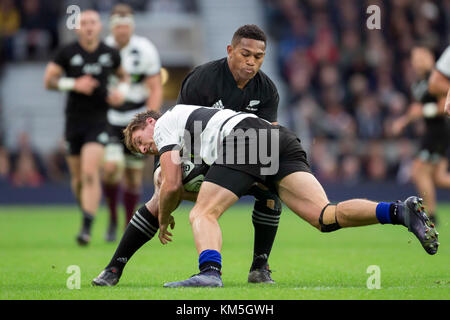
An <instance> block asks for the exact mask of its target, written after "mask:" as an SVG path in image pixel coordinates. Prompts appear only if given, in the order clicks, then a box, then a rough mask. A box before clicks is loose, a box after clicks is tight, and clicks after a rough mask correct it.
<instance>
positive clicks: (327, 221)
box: [319, 203, 341, 232]
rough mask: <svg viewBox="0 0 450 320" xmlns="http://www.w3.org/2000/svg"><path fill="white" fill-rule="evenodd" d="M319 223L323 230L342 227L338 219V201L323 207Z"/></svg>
mask: <svg viewBox="0 0 450 320" xmlns="http://www.w3.org/2000/svg"><path fill="white" fill-rule="evenodd" d="M332 207H334V210H333V208H332ZM327 209H328V210H327ZM319 224H320V231H321V232H333V231H336V230H339V229H340V228H341V226H340V225H339V223H338V221H337V203H329V204H327V205H326V206H325V207H324V208H323V209H322V211H321V212H320V216H319Z"/></svg>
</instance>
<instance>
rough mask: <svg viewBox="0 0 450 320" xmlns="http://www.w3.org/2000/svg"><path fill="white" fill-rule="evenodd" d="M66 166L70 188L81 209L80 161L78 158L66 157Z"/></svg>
mask: <svg viewBox="0 0 450 320" xmlns="http://www.w3.org/2000/svg"><path fill="white" fill-rule="evenodd" d="M66 161H67V165H68V167H69V172H70V186H71V189H72V192H73V194H74V196H75V198H76V199H77V202H78V205H79V206H80V207H81V159H80V156H78V155H77V156H67V157H66Z"/></svg>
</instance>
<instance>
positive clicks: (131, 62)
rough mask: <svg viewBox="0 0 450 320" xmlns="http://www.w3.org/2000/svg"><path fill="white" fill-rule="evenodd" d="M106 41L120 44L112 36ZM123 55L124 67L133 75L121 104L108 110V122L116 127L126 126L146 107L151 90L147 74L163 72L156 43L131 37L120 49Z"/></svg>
mask: <svg viewBox="0 0 450 320" xmlns="http://www.w3.org/2000/svg"><path fill="white" fill-rule="evenodd" d="M105 43H106V44H107V45H109V46H111V47H113V48H115V47H117V44H116V42H115V40H114V37H113V36H112V35H110V36H108V37H107V38H106V39H105ZM120 56H121V59H122V67H123V68H124V69H125V71H126V72H127V73H128V74H129V75H130V78H131V83H130V90H129V92H128V93H127V96H126V97H125V103H124V104H123V105H122V106H120V107H119V108H110V109H109V110H108V122H109V123H110V124H112V125H115V126H126V125H127V124H128V123H129V122H130V121H131V119H133V116H134V115H135V114H136V113H139V112H143V111H145V110H146V109H147V107H146V105H145V104H146V101H147V99H148V97H149V95H150V94H151V93H150V92H149V90H148V87H147V85H146V82H145V81H146V79H147V77H151V76H154V75H157V74H159V73H160V70H161V60H160V57H159V53H158V50H157V49H156V47H155V45H154V44H153V43H152V42H151V41H150V40H149V39H147V38H145V37H141V36H138V35H133V36H131V38H130V41H129V42H128V44H127V45H126V46H125V47H123V48H122V49H121V50H120ZM114 82H115V81H112V85H114V84H115V83H114Z"/></svg>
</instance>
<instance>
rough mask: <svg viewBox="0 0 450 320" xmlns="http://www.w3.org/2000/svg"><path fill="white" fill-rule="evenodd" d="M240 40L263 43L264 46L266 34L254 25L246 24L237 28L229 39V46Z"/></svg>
mask: <svg viewBox="0 0 450 320" xmlns="http://www.w3.org/2000/svg"><path fill="white" fill-rule="evenodd" d="M242 38H246V39H253V40H259V41H263V42H264V45H266V42H267V37H266V34H265V33H264V31H262V30H261V29H260V28H259V27H258V26H257V25H256V24H246V25H243V26H242V27H239V29H237V30H236V32H235V33H234V35H233V38H232V39H231V44H233V45H235V44H237V43H238V42H239V41H241V39H242Z"/></svg>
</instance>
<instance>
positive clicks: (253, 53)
mask: <svg viewBox="0 0 450 320" xmlns="http://www.w3.org/2000/svg"><path fill="white" fill-rule="evenodd" d="M266 44H267V41H266V35H265V34H264V32H263V31H262V30H261V29H260V28H259V27H258V26H256V25H244V26H242V27H240V28H239V29H237V30H236V32H235V33H234V35H233V38H232V41H231V45H228V46H227V53H228V56H227V57H226V58H223V59H220V60H216V61H212V62H209V63H206V64H204V65H201V66H199V67H197V68H195V69H194V70H193V71H192V72H191V73H189V74H188V76H187V77H186V78H185V79H184V81H183V84H182V88H181V91H180V94H179V96H178V100H177V104H189V105H201V106H212V107H216V108H222V109H223V108H225V109H231V110H235V111H242V112H248V113H253V114H256V115H257V116H258V117H260V118H262V119H265V120H267V121H269V122H272V123H273V124H277V111H278V103H279V96H278V91H277V88H276V86H275V84H274V83H273V82H272V80H270V78H269V77H268V76H267V75H266V74H265V73H264V72H262V71H261V70H260V68H261V65H262V63H263V61H264V56H265V52H266ZM249 193H250V194H251V195H253V196H254V197H255V205H254V208H253V214H252V221H253V226H254V228H255V239H254V248H253V262H252V265H251V267H250V273H249V276H248V281H249V282H264V283H268V282H273V280H272V279H271V276H270V270H269V265H268V258H269V255H270V252H271V250H272V245H273V242H274V240H275V236H276V233H277V230H278V222H279V219H280V214H281V201H280V199H279V198H278V196H277V195H276V194H275V193H273V192H271V191H269V190H267V188H265V187H264V186H262V185H261V184H258V185H255V186H254V187H253V188H252V189H251V190H250V191H249Z"/></svg>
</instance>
